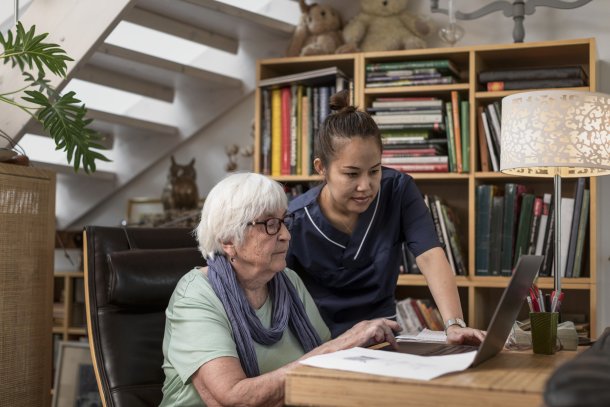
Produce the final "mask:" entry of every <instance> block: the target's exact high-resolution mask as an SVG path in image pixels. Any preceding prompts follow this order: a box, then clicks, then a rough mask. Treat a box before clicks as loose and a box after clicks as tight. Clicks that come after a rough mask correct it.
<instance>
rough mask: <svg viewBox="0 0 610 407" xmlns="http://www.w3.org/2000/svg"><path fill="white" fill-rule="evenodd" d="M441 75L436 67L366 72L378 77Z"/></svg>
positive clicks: (368, 74)
mask: <svg viewBox="0 0 610 407" xmlns="http://www.w3.org/2000/svg"><path fill="white" fill-rule="evenodd" d="M434 74H436V75H439V74H440V73H439V71H438V70H437V69H436V68H420V69H394V70H382V71H371V72H367V73H366V77H367V79H368V78H378V77H385V76H413V75H434Z"/></svg>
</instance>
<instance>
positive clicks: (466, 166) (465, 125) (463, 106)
mask: <svg viewBox="0 0 610 407" xmlns="http://www.w3.org/2000/svg"><path fill="white" fill-rule="evenodd" d="M469 105H470V104H469V103H468V101H467V100H462V102H461V103H460V125H461V130H462V169H463V170H464V172H470V109H469Z"/></svg>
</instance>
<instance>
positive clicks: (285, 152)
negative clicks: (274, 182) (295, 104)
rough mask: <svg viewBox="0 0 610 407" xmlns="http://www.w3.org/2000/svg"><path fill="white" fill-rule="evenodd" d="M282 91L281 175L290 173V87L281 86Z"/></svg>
mask: <svg viewBox="0 0 610 407" xmlns="http://www.w3.org/2000/svg"><path fill="white" fill-rule="evenodd" d="M281 91H282V110H281V118H282V133H281V134H282V136H281V137H282V141H281V146H282V155H281V157H282V158H281V160H282V164H281V167H280V174H281V175H290V108H291V101H290V99H291V90H290V87H289V86H287V87H284V88H281Z"/></svg>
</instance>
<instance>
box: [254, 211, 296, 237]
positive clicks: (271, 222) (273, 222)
mask: <svg viewBox="0 0 610 407" xmlns="http://www.w3.org/2000/svg"><path fill="white" fill-rule="evenodd" d="M292 221H294V214H293V213H290V214H288V215H286V216H284V218H269V219H266V220H261V221H252V222H248V223H246V225H247V226H254V225H265V232H267V234H268V235H270V236H274V235H277V234H278V233H279V232H280V229H281V228H282V223H283V224H284V225H286V229H288V230H290V228H292Z"/></svg>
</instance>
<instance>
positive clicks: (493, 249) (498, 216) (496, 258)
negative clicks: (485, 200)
mask: <svg viewBox="0 0 610 407" xmlns="http://www.w3.org/2000/svg"><path fill="white" fill-rule="evenodd" d="M503 221H504V197H503V196H494V197H493V200H492V208H491V226H490V230H489V234H490V238H489V274H490V275H492V276H499V275H501V274H502V226H503V225H502V224H503Z"/></svg>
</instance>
